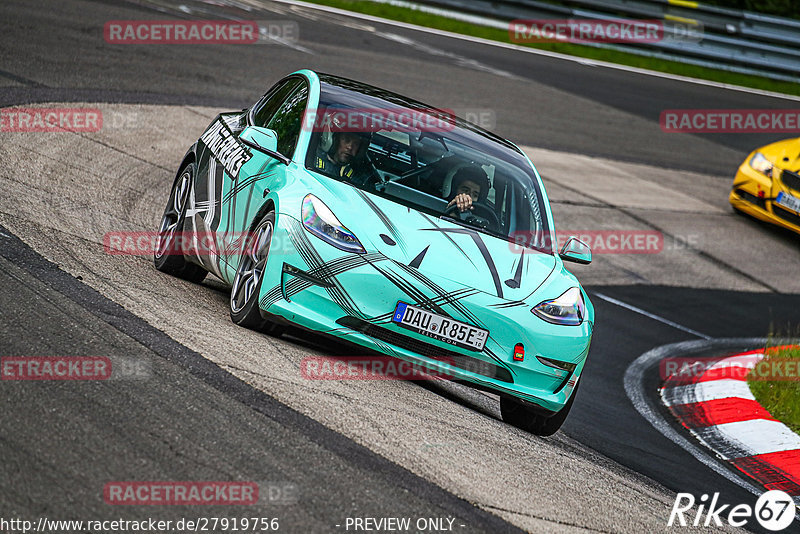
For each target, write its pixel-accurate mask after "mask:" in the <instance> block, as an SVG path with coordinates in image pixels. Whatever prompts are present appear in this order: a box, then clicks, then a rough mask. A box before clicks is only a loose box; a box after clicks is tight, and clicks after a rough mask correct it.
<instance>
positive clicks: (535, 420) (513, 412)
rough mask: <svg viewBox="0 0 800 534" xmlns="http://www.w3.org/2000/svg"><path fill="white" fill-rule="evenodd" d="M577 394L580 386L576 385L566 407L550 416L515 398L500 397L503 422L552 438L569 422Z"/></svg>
mask: <svg viewBox="0 0 800 534" xmlns="http://www.w3.org/2000/svg"><path fill="white" fill-rule="evenodd" d="M577 394H578V386H577V384H576V386H575V390H574V391H573V392H572V396H571V397H570V398H569V400H568V401H567V403H566V404H565V405H564V407H563V408H561V409H560V410H559V411H557V412H555V413H554V414H552V415H550V416H545V415H542V414H541V413H537V412H536V411H534V410H533V409H531V408H530V407H528V406H526V405H524V404H522V403H521V402H519V401H518V400H516V399H515V398H513V397H509V396H507V395H503V396H501V397H500V413H501V415H502V416H503V421H505V422H506V423H508V424H510V425H512V426H515V427H517V428H521V429H522V430H526V431H528V432H530V433H531V434H535V435H537V436H552V435H553V434H555V433H556V432H558V429H560V428H561V425H563V424H564V421H566V420H567V416H568V415H569V411H570V409H571V408H572V403H573V402H574V401H575V396H576V395H577Z"/></svg>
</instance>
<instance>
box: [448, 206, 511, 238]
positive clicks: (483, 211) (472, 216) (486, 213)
mask: <svg viewBox="0 0 800 534" xmlns="http://www.w3.org/2000/svg"><path fill="white" fill-rule="evenodd" d="M476 211H477V212H478V213H477V214H476V213H475V212H476ZM444 215H447V216H450V217H452V216H453V215H456V216H457V217H458V218H459V219H461V220H463V221H464V222H467V223H469V224H472V225H474V226H478V227H480V228H487V226H489V227H491V228H490V229H491V230H495V231H497V230H499V229H500V219H499V218H498V217H497V213H495V212H494V210H493V209H492V208H490V207H489V206H487V205H486V204H483V203H481V202H473V203H472V210H467V211H464V212H462V211H459V209H458V205H456V204H453V205H452V206H450V207H449V208H447V209H446V210H445V211H444ZM482 223H484V224H482Z"/></svg>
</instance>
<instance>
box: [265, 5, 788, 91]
mask: <svg viewBox="0 0 800 534" xmlns="http://www.w3.org/2000/svg"><path fill="white" fill-rule="evenodd" d="M269 1H270V2H275V3H280V4H287V5H293V6H300V7H304V8H308V9H315V10H317V11H323V12H326V13H335V14H337V15H343V16H347V17H352V18H356V19H361V20H366V21H369V22H374V23H378V24H386V25H389V26H396V27H398V28H404V29H407V30H415V31H419V32H424V33H430V34H433V35H439V36H443V37H450V38H452V39H459V40H461V41H468V42H471V43H477V44H483V45H487V46H494V47H496V48H504V49H506V50H515V51H517V52H524V53H527V54H534V55H537V56H546V57H551V58H555V59H562V60H564V61H571V62H573V63H578V64H580V65H584V66H589V67H605V68H608V69H615V70H620V71H625V72H633V73H636V74H643V75H645V76H653V77H656V78H664V79H667V80H674V81H679V82H686V83H692V84H695V85H705V86H708V87H715V88H718V89H728V90H730V91H738V92H741V93H749V94H753V95H759V96H768V97H772V98H780V99H783V100H791V101H795V102H800V96H794V95H786V94H783V93H776V92H774V91H764V90H761V89H751V88H749V87H741V86H739V85H731V84H727V83H719V82H712V81H709V80H700V79H698V78H690V77H688V76H680V75H677V74H668V73H666V72H658V71H654V70H647V69H640V68H637V67H629V66H626V65H618V64H616V63H609V62H607V61H599V60H595V59H587V58H581V57H576V56H569V55H567V54H559V53H558V52H549V51H547V50H538V49H536V48H529V47H525V46H519V45H515V44H512V43H503V42H500V41H492V40H489V39H482V38H480V37H472V36H470V35H462V34H460V33H453V32H448V31H444V30H436V29H433V28H426V27H424V26H417V25H416V24H409V23H407V22H398V21H395V20H389V19H383V18H380V17H375V16H372V15H364V14H362V13H356V12H353V11H347V10H344V9H338V8H335V7H329V6H322V5H318V4H310V3H308V2H301V1H298V0H269Z"/></svg>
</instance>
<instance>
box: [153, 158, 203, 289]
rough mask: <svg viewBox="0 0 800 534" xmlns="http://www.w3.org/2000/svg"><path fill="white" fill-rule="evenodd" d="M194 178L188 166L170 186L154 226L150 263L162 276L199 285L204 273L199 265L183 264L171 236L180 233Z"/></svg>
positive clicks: (182, 257)
mask: <svg viewBox="0 0 800 534" xmlns="http://www.w3.org/2000/svg"><path fill="white" fill-rule="evenodd" d="M194 174H195V165H194V163H188V164H187V165H186V166H184V167H183V168H182V169H181V172H179V173H178V179H177V180H175V184H174V185H173V186H172V191H170V194H169V200H168V201H167V207H166V208H164V215H162V216H161V224H160V225H159V226H158V241H157V242H156V250H155V253H154V254H153V263H154V264H155V266H156V269H158V270H159V271H161V272H163V273H167V274H171V275H172V276H177V277H178V278H183V279H184V280H188V281H190V282H194V283H200V282H202V281H203V279H204V278H205V277H206V275H207V274H208V272H207V271H206V270H205V269H203V268H202V267H200V266H199V265H195V264H194V263H189V262H188V261H186V258H185V257H184V256H183V254H181V253H180V252H179V251H178V250H177V247H176V246H175V234H176V233H178V232H183V223H184V220H185V218H186V207H187V204H188V200H189V193H190V192H191V188H192V184H193V183H194Z"/></svg>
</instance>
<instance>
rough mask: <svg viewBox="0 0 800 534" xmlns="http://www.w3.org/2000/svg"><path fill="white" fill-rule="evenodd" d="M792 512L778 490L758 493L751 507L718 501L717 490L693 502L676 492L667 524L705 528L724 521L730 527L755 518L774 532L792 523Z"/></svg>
mask: <svg viewBox="0 0 800 534" xmlns="http://www.w3.org/2000/svg"><path fill="white" fill-rule="evenodd" d="M695 505H697V511H696V512H694V518H692V514H691V513H690V512H691V511H692V509H693V508H694V507H695ZM796 512H797V510H796V507H795V503H794V500H793V499H792V497H791V496H790V495H789V494H788V493H786V492H783V491H780V490H772V491H768V492H766V493H764V494H762V495H761V497H759V498H758V500H757V501H756V505H755V507H751V506H750V505H749V504H737V505H736V506H733V507H731V505H729V504H719V492H717V493H714V495H713V496H712V497H711V500H710V501H709V496H708V494H703V495H702V496H701V497H700V500H699V501H697V500H696V499H695V497H694V495H692V494H691V493H678V496H677V497H676V498H675V504H674V505H673V506H672V513H670V515H669V521H668V522H667V526H669V527H671V526H672V525H673V524H677V525H680V526H682V527H687V526H694V527H699V526H704V527H709V526H711V525H712V523H713V524H714V525H715V526H718V527H721V526H723V524H724V523H725V522H727V523H728V524H729V525H730V526H732V527H743V526H745V525H747V524H748V522H750V520H751V519H753V518H754V517H755V519H756V520H757V521H758V523H759V524H760V525H761V526H762V527H763V528H765V529H766V530H770V531H773V532H778V531H781V530H784V529H786V528H788V527H789V525H791V524H792V521H794V516H795V513H796Z"/></svg>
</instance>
